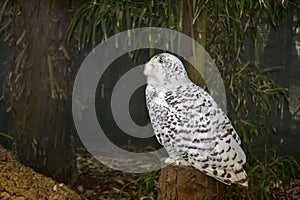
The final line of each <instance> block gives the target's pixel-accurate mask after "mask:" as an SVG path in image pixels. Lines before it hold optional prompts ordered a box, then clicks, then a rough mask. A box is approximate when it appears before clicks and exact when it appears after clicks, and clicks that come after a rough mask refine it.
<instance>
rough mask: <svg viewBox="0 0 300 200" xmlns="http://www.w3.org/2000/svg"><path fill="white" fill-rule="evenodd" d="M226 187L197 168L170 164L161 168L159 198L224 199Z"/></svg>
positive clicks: (176, 199) (181, 199)
mask: <svg viewBox="0 0 300 200" xmlns="http://www.w3.org/2000/svg"><path fill="white" fill-rule="evenodd" d="M225 187H226V186H225V185H224V184H222V183H221V182H219V181H216V180H215V179H214V178H212V177H209V176H207V175H205V174H203V173H201V172H200V171H199V170H197V169H195V168H192V167H184V166H174V165H168V166H167V167H165V168H163V169H162V170H161V175H160V178H159V194H158V200H185V199H190V200H193V199H195V200H204V199H205V200H213V199H216V200H222V199H225Z"/></svg>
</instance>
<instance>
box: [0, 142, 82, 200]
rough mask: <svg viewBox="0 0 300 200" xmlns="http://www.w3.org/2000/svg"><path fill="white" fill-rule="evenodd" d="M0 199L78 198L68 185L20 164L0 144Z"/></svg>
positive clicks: (61, 199)
mask: <svg viewBox="0 0 300 200" xmlns="http://www.w3.org/2000/svg"><path fill="white" fill-rule="evenodd" d="M0 199H2V200H6V199H7V200H27V199H30V200H31V199H39V200H40V199H41V200H44V199H57V200H68V199H70V200H71V199H72V200H77V199H78V200H79V199H81V197H80V196H79V195H78V194H77V193H76V192H74V191H73V190H71V189H70V188H69V187H67V186H65V185H63V184H59V183H57V182H56V181H54V180H53V179H51V178H48V177H45V176H44V175H42V174H39V173H37V172H35V171H33V170H32V169H31V168H28V167H25V166H23V165H21V164H20V163H19V162H18V161H16V160H15V159H13V158H12V156H11V153H10V152H8V151H7V150H5V149H3V148H2V147H1V146H0Z"/></svg>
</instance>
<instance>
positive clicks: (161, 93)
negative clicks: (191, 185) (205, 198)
mask: <svg viewBox="0 0 300 200" xmlns="http://www.w3.org/2000/svg"><path fill="white" fill-rule="evenodd" d="M144 74H145V75H146V76H147V88H146V102H147V108H148V111H149V116H150V119H151V123H152V126H153V129H154V133H155V135H156V137H157V139H158V141H159V143H160V144H162V145H163V146H164V147H165V149H166V151H167V152H168V154H169V156H170V158H169V159H168V161H170V160H171V161H173V162H176V163H179V164H182V165H187V166H193V167H195V168H197V169H199V170H200V171H202V172H203V173H205V174H207V175H209V176H212V177H214V178H215V179H217V180H219V181H221V182H223V183H225V184H231V183H237V184H240V185H243V186H247V185H248V182H247V174H246V172H245V171H244V169H243V164H245V162H246V156H245V153H244V152H243V150H242V148H241V147H240V144H241V141H240V139H239V137H238V135H237V133H236V131H235V130H234V128H233V126H232V124H231V123H230V121H229V119H228V117H227V116H226V115H225V113H224V112H223V111H222V110H221V109H220V108H219V107H218V105H217V103H216V102H215V101H214V100H213V98H212V97H211V96H210V95H209V94H208V93H207V92H206V91H204V90H203V89H202V88H200V87H198V86H197V85H195V84H194V83H193V82H192V81H191V80H190V79H189V78H188V76H187V73H186V71H185V68H184V66H183V64H182V62H181V61H180V60H179V59H178V58H177V57H175V56H173V55H171V54H168V53H162V54H159V55H156V56H154V57H153V58H152V59H151V60H150V61H149V62H148V63H146V65H145V69H144Z"/></svg>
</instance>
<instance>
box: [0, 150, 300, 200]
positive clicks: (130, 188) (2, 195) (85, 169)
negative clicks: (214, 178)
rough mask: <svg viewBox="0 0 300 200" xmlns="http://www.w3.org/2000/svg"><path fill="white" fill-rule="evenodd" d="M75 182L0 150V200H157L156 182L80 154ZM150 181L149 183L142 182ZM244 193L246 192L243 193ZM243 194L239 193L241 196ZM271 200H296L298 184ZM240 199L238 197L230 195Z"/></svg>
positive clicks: (299, 194)
mask: <svg viewBox="0 0 300 200" xmlns="http://www.w3.org/2000/svg"><path fill="white" fill-rule="evenodd" d="M77 165H78V166H77V167H78V181H77V182H76V183H75V184H74V185H73V186H70V187H68V186H66V185H64V184H61V183H58V182H56V181H54V180H53V179H51V178H49V177H45V176H44V175H42V174H39V173H37V172H35V171H33V170H32V169H31V168H28V167H25V166H23V165H22V164H20V163H19V162H18V161H16V160H15V159H14V158H13V157H12V156H11V153H10V152H9V151H7V150H6V149H4V148H2V147H1V146H0V199H1V200H27V199H28V200H37V199H38V200H40V199H41V200H44V199H45V200H46V199H51V200H52V199H54V200H55V199H57V200H68V199H70V200H77V199H78V200H80V199H83V200H114V199H120V200H131V199H134V200H136V199H142V200H154V199H155V198H154V197H155V196H157V191H158V187H157V185H156V184H154V185H151V186H149V185H147V184H149V183H153V182H155V180H157V179H158V177H159V173H156V174H155V173H153V177H151V176H149V174H148V175H147V176H146V177H143V175H140V174H126V173H123V172H120V171H116V170H112V169H110V168H108V167H106V166H104V165H102V164H101V163H100V162H98V161H97V160H96V159H95V158H93V157H92V156H91V155H90V154H89V153H87V152H86V151H84V150H79V151H78V155H77ZM149 178H152V180H151V181H149V182H147V181H145V180H147V179H149ZM244 192H246V191H244ZM242 193H243V192H242ZM268 193H269V194H270V196H271V197H272V198H274V199H280V200H292V199H293V200H294V199H295V200H298V199H300V180H299V179H296V180H293V181H292V183H291V185H290V187H289V188H288V189H287V190H286V191H283V190H281V189H274V188H272V189H270V190H269V191H268ZM233 196H235V197H237V198H235V199H241V194H235V195H233Z"/></svg>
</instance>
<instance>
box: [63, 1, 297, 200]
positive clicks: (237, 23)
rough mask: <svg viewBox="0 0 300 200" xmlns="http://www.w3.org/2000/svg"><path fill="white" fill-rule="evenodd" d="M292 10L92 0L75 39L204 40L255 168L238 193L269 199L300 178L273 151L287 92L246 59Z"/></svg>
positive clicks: (76, 24)
mask: <svg viewBox="0 0 300 200" xmlns="http://www.w3.org/2000/svg"><path fill="white" fill-rule="evenodd" d="M183 5H186V7H184V6H183ZM293 9H294V11H295V12H296V13H297V16H300V1H299V0H294V1H287V0H275V1H273V0H264V1H262V0H221V1H219V0H212V1H207V0H187V1H185V0H165V1H153V0H146V1H139V0H138V1H131V0H126V1H120V0H117V1H107V0H102V1H96V0H93V1H87V2H85V3H83V4H82V6H81V7H80V8H79V9H78V10H77V12H76V13H75V14H74V17H73V19H72V21H71V22H70V26H69V28H68V40H71V38H72V37H73V36H74V35H75V36H76V37H77V41H78V48H79V49H81V48H83V47H84V45H85V44H86V43H89V44H92V47H94V46H95V45H96V43H98V42H101V41H102V40H105V39H107V37H109V36H110V35H112V34H115V33H118V32H120V31H124V30H128V29H132V28H139V27H143V26H154V27H165V28H170V29H175V30H179V31H184V32H185V33H190V34H189V35H191V36H192V37H193V38H194V39H195V40H197V41H200V40H201V39H202V38H206V41H205V42H203V41H202V42H201V44H203V45H204V44H205V49H206V50H207V51H208V52H209V53H210V55H211V57H212V58H213V60H214V61H215V63H216V64H217V66H218V67H219V70H220V72H221V74H222V76H223V79H224V81H225V83H226V89H227V94H228V102H229V105H230V107H231V109H230V113H229V115H230V118H231V121H232V122H233V124H234V126H235V128H236V130H237V132H238V133H239V135H240V136H241V138H242V140H243V147H244V149H245V151H246V154H247V157H248V161H249V162H248V163H249V164H248V166H247V168H248V172H249V173H248V176H249V185H250V187H249V188H250V190H248V191H243V190H242V189H239V188H237V187H235V186H233V187H231V188H230V191H231V192H232V193H231V194H232V195H235V194H236V192H238V193H239V194H244V195H243V196H244V197H245V198H247V199H259V198H260V199H264V198H269V197H270V194H269V193H270V188H272V184H275V185H276V183H279V182H280V184H281V185H280V187H282V188H286V186H288V185H289V181H290V179H291V178H293V177H295V175H296V174H299V165H298V163H297V162H295V161H294V159H293V158H291V157H285V158H278V157H277V156H276V153H275V152H276V151H275V149H274V147H273V146H272V140H271V138H272V127H271V125H270V124H269V116H270V113H271V109H272V108H274V107H272V106H273V104H274V103H277V104H280V99H283V98H284V96H285V94H286V92H287V91H286V89H285V88H281V87H279V86H276V84H275V83H274V82H273V81H272V80H271V79H270V78H269V74H270V73H272V72H273V71H276V70H280V68H279V67H266V66H263V67H262V66H260V65H259V63H257V62H256V61H255V60H254V61H250V62H249V61H245V60H243V58H242V56H241V53H242V51H243V49H244V43H245V41H246V39H248V38H250V39H252V42H253V44H254V45H257V38H258V34H259V31H260V29H259V28H260V27H261V26H262V25H264V26H267V27H268V28H276V27H277V26H278V25H279V24H280V23H281V22H283V21H284V20H286V19H287V17H288V16H289V14H290V11H291V10H293ZM184 12H188V13H189V16H188V21H189V23H190V30H183V29H182V28H183V23H186V22H187V21H186V20H187V19H184V16H183V14H182V13H184ZM203 22H205V23H203ZM298 23H300V20H299V18H298ZM199 27H201V30H200V31H199ZM254 138H256V140H257V141H259V143H260V145H262V149H263V150H264V157H263V159H262V160H259V159H258V158H257V156H256V155H254V154H253V147H256V146H257V144H255V143H254V142H253V141H254ZM269 149H272V151H270V150H269ZM149 177H150V178H149ZM149 177H148V176H141V177H140V178H139V179H138V180H137V182H136V183H137V185H139V186H138V191H139V192H140V191H149V190H150V188H153V186H154V181H155V180H156V179H157V175H156V179H155V178H154V177H155V176H152V175H151V173H150V174H149Z"/></svg>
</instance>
